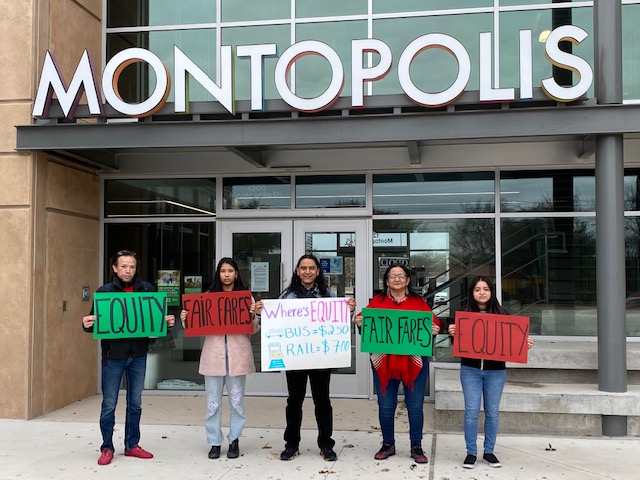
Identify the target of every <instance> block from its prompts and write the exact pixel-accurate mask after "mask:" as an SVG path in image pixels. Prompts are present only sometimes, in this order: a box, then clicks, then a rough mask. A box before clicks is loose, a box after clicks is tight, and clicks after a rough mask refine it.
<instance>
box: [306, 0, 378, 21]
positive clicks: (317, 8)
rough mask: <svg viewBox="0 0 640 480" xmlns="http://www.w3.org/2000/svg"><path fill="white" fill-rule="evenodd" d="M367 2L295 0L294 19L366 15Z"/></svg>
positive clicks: (358, 0)
mask: <svg viewBox="0 0 640 480" xmlns="http://www.w3.org/2000/svg"><path fill="white" fill-rule="evenodd" d="M367 9H368V1H367V0H349V1H348V2H345V1H344V0H322V2H318V0H296V18H309V17H335V16H338V15H340V16H342V15H366V14H367Z"/></svg>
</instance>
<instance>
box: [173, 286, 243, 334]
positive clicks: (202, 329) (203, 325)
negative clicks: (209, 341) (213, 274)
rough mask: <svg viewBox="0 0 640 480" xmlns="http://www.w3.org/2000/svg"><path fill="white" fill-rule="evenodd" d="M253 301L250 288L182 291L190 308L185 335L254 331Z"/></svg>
mask: <svg viewBox="0 0 640 480" xmlns="http://www.w3.org/2000/svg"><path fill="white" fill-rule="evenodd" d="M252 301H253V300H252V297H251V292H249V291H248V290H241V291H236V292H207V293H192V294H186V295H182V308H184V309H185V310H187V312H188V313H187V320H186V322H185V329H184V334H185V336H186V337H197V336H202V335H227V334H229V335H231V334H251V333H253V315H251V312H250V308H251V303H252Z"/></svg>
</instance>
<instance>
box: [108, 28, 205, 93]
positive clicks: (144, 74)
mask: <svg viewBox="0 0 640 480" xmlns="http://www.w3.org/2000/svg"><path fill="white" fill-rule="evenodd" d="M174 45H175V46H177V47H179V48H180V50H182V51H183V52H184V53H185V54H186V55H187V56H188V57H189V58H190V59H191V60H193V61H194V62H195V63H196V65H198V67H200V68H201V69H202V70H203V71H204V72H205V73H206V74H207V75H209V77H210V78H211V79H212V80H213V81H215V79H216V56H217V55H216V31H215V29H196V30H174V31H161V32H142V33H118V34H109V35H107V58H111V57H113V56H114V55H115V54H116V53H118V52H120V51H122V50H124V49H125V48H130V47H140V48H145V49H148V50H150V51H151V52H153V53H155V54H156V55H157V56H158V58H160V60H162V62H163V63H164V64H165V65H166V67H167V69H168V70H169V73H170V75H173V72H174V54H173V46H174ZM155 81H156V79H155V74H154V71H153V69H150V68H149V67H148V65H147V64H146V63H144V62H136V63H134V64H132V65H129V66H128V67H126V68H125V69H124V71H123V73H122V75H121V77H120V83H119V85H118V87H119V92H120V95H121V96H122V98H123V100H125V101H127V102H131V103H133V102H141V101H144V100H146V99H147V98H148V95H149V92H150V91H151V90H152V89H153V86H154V85H155ZM188 95H189V96H188V99H189V100H190V101H192V102H195V101H200V102H203V101H208V102H210V101H214V100H215V98H214V97H213V95H211V94H210V93H209V92H208V91H207V90H205V88H204V87H202V85H200V84H199V83H198V82H196V81H195V80H193V79H192V78H190V80H189V89H188ZM173 99H174V90H173V88H172V89H171V92H170V94H169V98H168V100H167V101H169V102H172V101H173Z"/></svg>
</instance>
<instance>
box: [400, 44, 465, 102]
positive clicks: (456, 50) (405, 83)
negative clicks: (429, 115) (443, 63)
mask: <svg viewBox="0 0 640 480" xmlns="http://www.w3.org/2000/svg"><path fill="white" fill-rule="evenodd" d="M431 48H439V49H441V50H445V51H447V52H449V53H451V55H453V57H454V58H455V59H456V61H457V62H458V76H457V78H456V80H455V81H454V82H453V84H452V85H451V86H450V87H449V88H447V89H446V90H444V91H442V92H439V93H427V92H423V91H422V90H420V89H419V88H418V87H416V86H415V85H414V83H413V81H412V80H411V75H410V68H411V62H413V59H414V58H415V57H416V56H417V55H418V54H419V53H420V52H422V51H424V50H428V49H431ZM470 76H471V60H470V58H469V53H468V52H467V50H466V49H465V48H464V46H463V45H462V44H461V43H460V42H459V41H458V40H456V39H455V38H453V37H451V36H449V35H444V34H442V33H428V34H426V35H423V36H421V37H418V38H416V39H415V40H414V41H413V42H411V43H410V44H409V45H407V48H405V49H404V51H403V52H402V55H401V56H400V61H399V62H398V79H399V80H400V86H401V87H402V90H404V93H405V94H406V95H407V96H408V97H409V98H410V99H411V100H413V101H414V102H416V103H417V104H418V105H422V106H423V107H441V106H443V105H447V104H449V103H451V102H453V101H454V100H455V99H456V98H458V97H459V96H460V95H462V92H464V89H465V87H466V86H467V83H469V77H470Z"/></svg>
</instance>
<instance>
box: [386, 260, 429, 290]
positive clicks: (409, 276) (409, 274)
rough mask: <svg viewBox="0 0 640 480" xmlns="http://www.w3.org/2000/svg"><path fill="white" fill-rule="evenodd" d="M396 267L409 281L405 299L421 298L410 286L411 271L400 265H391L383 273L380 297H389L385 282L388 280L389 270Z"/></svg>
mask: <svg viewBox="0 0 640 480" xmlns="http://www.w3.org/2000/svg"><path fill="white" fill-rule="evenodd" d="M396 267H398V268H401V269H402V270H403V271H404V274H405V275H406V276H407V278H408V279H409V284H408V285H407V288H406V290H407V297H418V298H422V297H421V296H420V294H419V293H418V292H416V290H415V288H413V286H412V285H411V270H409V267H407V266H406V265H402V264H401V263H392V264H391V265H389V266H388V267H387V269H386V270H385V271H384V275H383V276H382V292H381V293H380V295H383V296H385V297H386V296H391V294H390V293H389V285H387V280H389V272H390V271H391V269H392V268H396Z"/></svg>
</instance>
